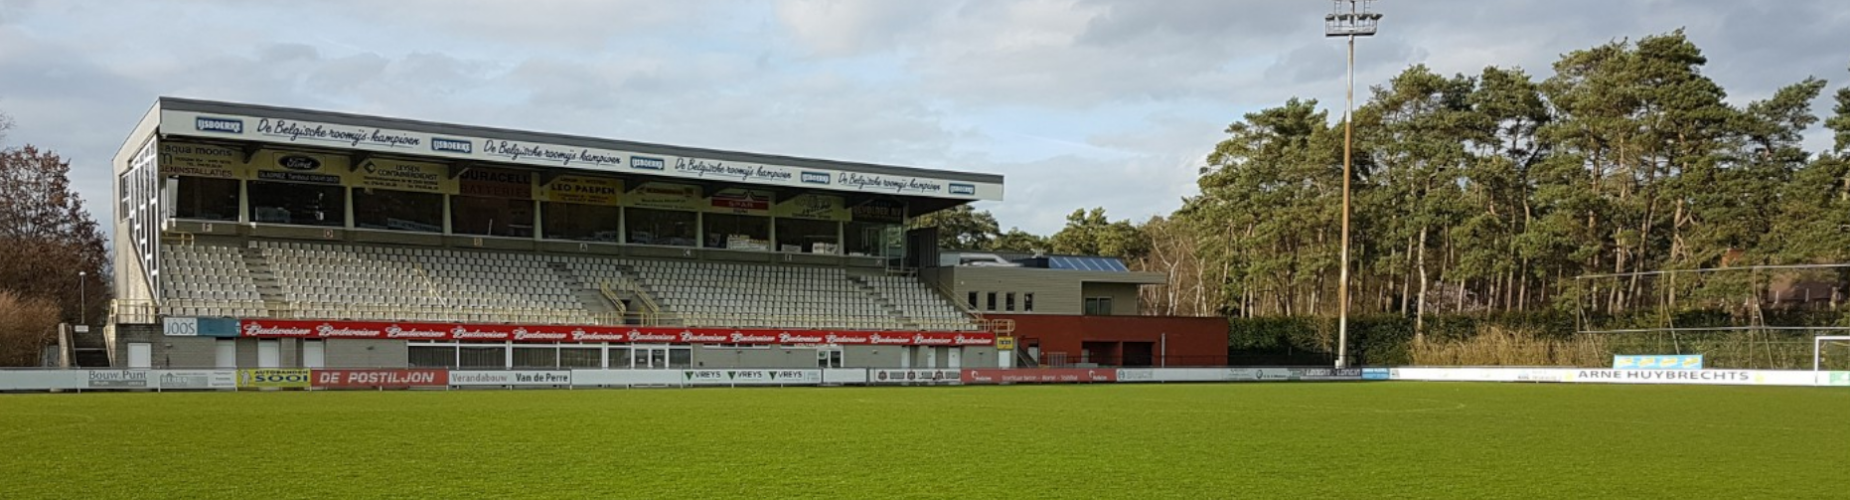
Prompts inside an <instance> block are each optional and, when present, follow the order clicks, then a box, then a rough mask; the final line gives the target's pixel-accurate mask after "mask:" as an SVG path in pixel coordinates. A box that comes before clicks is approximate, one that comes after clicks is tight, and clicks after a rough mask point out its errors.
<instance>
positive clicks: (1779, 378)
mask: <svg viewBox="0 0 1850 500" xmlns="http://www.w3.org/2000/svg"><path fill="white" fill-rule="evenodd" d="M1392 374H1393V377H1394V380H1427V381H1471V382H1570V383H1594V384H1688V385H1781V386H1809V385H1817V384H1818V381H1817V376H1816V375H1815V374H1814V373H1813V372H1808V371H1796V370H1612V369H1576V368H1501V367H1489V368H1427V367H1414V368H1395V369H1393V371H1392Z"/></svg>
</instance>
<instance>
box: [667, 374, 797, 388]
mask: <svg viewBox="0 0 1850 500" xmlns="http://www.w3.org/2000/svg"><path fill="white" fill-rule="evenodd" d="M681 377H682V380H681V382H682V383H683V384H685V385H724V386H733V385H815V384H820V383H822V371H821V370H685V371H682V372H681Z"/></svg>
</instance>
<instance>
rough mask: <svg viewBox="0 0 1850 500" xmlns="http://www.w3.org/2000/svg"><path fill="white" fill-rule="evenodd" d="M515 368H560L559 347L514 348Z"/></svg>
mask: <svg viewBox="0 0 1850 500" xmlns="http://www.w3.org/2000/svg"><path fill="white" fill-rule="evenodd" d="M514 367H515V368H557V367H559V346H554V345H548V346H538V347H527V346H520V347H515V348H514Z"/></svg>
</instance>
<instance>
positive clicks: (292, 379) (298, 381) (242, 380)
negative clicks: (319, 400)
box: [238, 368, 310, 389]
mask: <svg viewBox="0 0 1850 500" xmlns="http://www.w3.org/2000/svg"><path fill="white" fill-rule="evenodd" d="M309 375H310V374H309V370H308V369H307V368H258V369H253V370H238V387H240V388H259V389H306V388H308V381H309Z"/></svg>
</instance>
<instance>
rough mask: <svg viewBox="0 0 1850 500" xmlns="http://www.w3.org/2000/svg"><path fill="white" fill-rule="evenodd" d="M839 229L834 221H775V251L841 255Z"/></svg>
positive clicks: (838, 224) (838, 225)
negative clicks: (837, 232)
mask: <svg viewBox="0 0 1850 500" xmlns="http://www.w3.org/2000/svg"><path fill="white" fill-rule="evenodd" d="M840 228H841V226H840V223H838V222H835V221H826V220H810V219H777V251H779V252H802V253H827V254H835V253H841V238H840V237H839V236H840V235H838V234H836V231H838V230H840Z"/></svg>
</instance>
